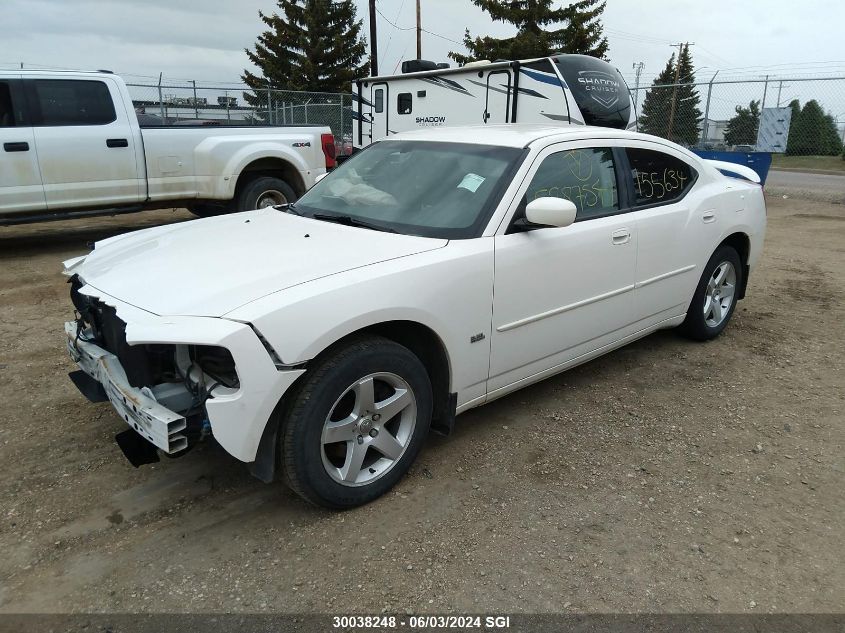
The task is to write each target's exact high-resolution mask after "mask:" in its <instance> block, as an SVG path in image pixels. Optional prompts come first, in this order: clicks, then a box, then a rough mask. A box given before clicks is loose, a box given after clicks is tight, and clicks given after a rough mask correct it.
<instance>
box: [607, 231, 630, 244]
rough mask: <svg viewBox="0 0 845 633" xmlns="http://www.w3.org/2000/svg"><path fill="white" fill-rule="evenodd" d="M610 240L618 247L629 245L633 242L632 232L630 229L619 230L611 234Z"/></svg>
mask: <svg viewBox="0 0 845 633" xmlns="http://www.w3.org/2000/svg"><path fill="white" fill-rule="evenodd" d="M610 240H611V241H612V242H613V243H614V244H615V245H616V246H620V245H622V244H627V243H628V242H630V241H631V231H629V230H628V229H619V230H618V231H614V232H613V233H611V234H610Z"/></svg>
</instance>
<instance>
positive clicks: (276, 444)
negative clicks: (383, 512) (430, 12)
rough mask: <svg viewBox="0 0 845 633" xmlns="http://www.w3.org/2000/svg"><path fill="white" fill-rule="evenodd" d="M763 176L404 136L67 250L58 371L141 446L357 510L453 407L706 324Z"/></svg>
mask: <svg viewBox="0 0 845 633" xmlns="http://www.w3.org/2000/svg"><path fill="white" fill-rule="evenodd" d="M720 169H722V170H724V169H730V170H731V171H732V172H734V173H735V174H739V175H740V176H743V177H744V179H740V178H735V177H728V176H726V175H724V174H723V173H721V172H720V171H719V170H720ZM755 181H756V182H755ZM758 182H759V179H757V177H756V174H754V173H753V172H751V171H750V170H749V169H747V168H745V167H739V166H733V167H731V166H728V165H725V164H717V165H714V164H711V163H709V162H708V161H704V160H701V159H699V158H698V157H696V156H695V155H694V154H692V153H690V152H689V151H687V150H685V149H683V148H681V147H679V146H678V145H675V144H673V143H671V142H668V141H665V140H663V139H659V138H655V137H650V136H645V135H642V134H636V133H630V132H623V131H617V130H608V129H601V128H590V127H572V128H561V127H540V126H520V125H515V126H513V125H512V126H502V127H496V126H485V127H478V128H470V127H467V128H451V129H450V128H442V129H428V130H423V131H420V132H412V133H405V134H398V135H395V136H391V137H390V138H389V139H386V140H383V141H381V142H378V143H375V144H373V145H372V146H371V147H369V148H368V149H366V150H364V151H362V152H360V153H359V154H357V155H355V156H354V157H352V158H351V159H350V160H348V161H347V162H346V163H345V164H344V165H342V166H341V167H340V168H338V169H337V170H336V171H335V172H333V173H332V174H330V175H328V176H327V177H326V178H324V179H323V180H321V181H320V182H319V183H318V184H317V185H316V186H314V187H313V188H312V189H311V190H310V191H309V192H308V193H306V194H305V195H304V196H303V197H302V198H301V199H300V200H299V201H298V202H296V204H291V205H289V206H283V207H277V208H275V209H263V210H259V211H253V212H246V213H241V214H235V215H228V216H222V217H215V218H209V219H205V220H198V221H194V222H188V223H184V224H177V225H171V226H165V227H159V228H151V229H145V230H142V231H137V232H135V233H130V234H128V235H122V236H117V237H113V238H111V239H107V240H104V241H102V242H98V243H97V244H96V246H95V249H94V250H93V251H92V252H91V253H90V254H88V255H87V256H84V257H80V258H78V259H75V260H70V261H68V262H65V267H66V273H67V274H68V275H70V276H71V282H72V284H71V288H72V290H71V295H72V299H73V303H74V305H75V307H76V310H77V312H78V314H79V318H78V319H77V320H75V321H70V322H68V323H67V324H66V326H65V329H66V335H67V341H68V350H69V353H70V355H71V357H72V358H73V359H74V360H75V361H76V362H77V363H78V364H79V366H80V368H81V369H80V371H78V372H74V373H73V374H72V377H73V379H74V382H76V383H77V385H78V386H79V387H80V389H81V390H82V391H83V393H85V394H86V395H87V396H89V398H91V399H94V400H98V399H100V400H104V399H106V398H107V399H108V400H110V401H111V402H112V404H113V405H114V407H115V409H116V410H117V412H118V413H119V414H120V417H121V418H122V419H123V420H124V421H125V422H126V423H127V424H128V425H129V426H130V427H131V430H129V431H127V432H124V433H122V434H120V435H119V436H118V439H119V443H120V444H121V446H122V448H123V449H124V452H125V453H126V454H127V456H129V457H130V459H132V460H133V461H134V463H136V464H138V463H144V462H145V461H151V460H154V459H157V454H156V450H159V451H164V452H166V453H169V454H173V455H178V454H181V453H184V452H185V451H186V450H188V449H190V448H191V447H192V446H193V445H195V444H196V443H197V442H199V441H200V440H202V439H203V438H205V437H213V438H214V439H215V440H216V441H217V442H218V443H219V444H220V445H221V446H222V447H223V448H224V449H226V450H227V451H228V452H229V453H231V454H232V455H233V456H234V457H236V458H237V459H239V460H241V461H244V462H247V463H248V464H249V466H250V469H251V471H252V472H253V474H255V475H256V476H257V477H259V478H260V479H262V480H265V481H270V480H273V479H274V478H275V477H276V476H277V475H284V478H285V480H286V481H287V482H288V483H289V484H290V486H291V487H292V488H293V489H294V490H295V491H296V492H298V493H299V494H300V495H302V496H303V497H304V498H306V499H308V500H309V501H312V502H314V503H316V504H320V505H323V506H327V507H331V508H348V507H351V506H356V505H359V504H362V503H366V502H368V501H371V500H372V499H375V498H376V497H378V496H379V495H382V494H384V493H385V492H386V491H387V490H389V489H390V487H391V486H393V485H394V484H395V483H396V482H397V480H398V479H399V478H400V477H401V476H402V475H403V474H404V473H405V472H406V471H407V470H408V468H409V466H410V465H411V463H412V462H413V461H414V459H415V457H416V456H417V453H418V452H419V450H420V447H421V446H422V444H423V442H424V441H425V437H426V435H427V434H428V432H429V430H430V429H433V430H435V431H439V432H442V433H448V432H449V431H450V430H451V429H452V426H453V424H454V419H455V416H456V414H458V413H461V412H463V411H466V410H467V409H470V408H472V407H477V406H479V405H482V404H485V403H488V402H490V401H492V400H494V399H496V398H499V397H501V396H503V395H505V394H507V393H510V392H512V391H514V390H516V389H519V388H521V387H524V386H526V385H529V384H531V383H533V382H536V381H538V380H542V379H544V378H546V377H548V376H552V375H554V374H557V373H559V372H561V371H564V370H566V369H568V368H570V367H573V366H575V365H578V364H580V363H583V362H586V361H588V360H590V359H592V358H595V357H596V356H599V355H601V354H604V353H606V352H609V351H611V350H613V349H615V348H617V347H619V346H621V345H624V344H626V343H628V342H631V341H633V340H635V339H638V338H641V337H643V336H646V335H648V334H649V333H651V332H654V331H655V330H658V329H662V328H674V327H678V328H679V329H680V330H681V332H683V333H684V334H685V335H687V336H689V337H692V338H694V339H698V340H707V339H712V338H714V337H716V336H718V335H719V333H720V332H721V331H722V330H723V329H724V328H725V326H726V325H727V324H728V322H729V321H730V318H731V315H732V314H733V311H734V309H735V307H736V302H737V301H738V300H739V299H742V298H743V295H744V294H745V288H746V284H747V281H748V275H749V272H750V271H751V270H753V268H754V265H755V264H756V262H757V260H758V259H759V257H760V251H761V249H762V246H763V237H764V233H765V227H766V210H765V203H764V199H763V193H762V189H761V187H760V186H759V184H757V183H758Z"/></svg>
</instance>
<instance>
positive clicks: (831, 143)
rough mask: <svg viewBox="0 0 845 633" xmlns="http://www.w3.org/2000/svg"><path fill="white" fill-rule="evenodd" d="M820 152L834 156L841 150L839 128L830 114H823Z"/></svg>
mask: <svg viewBox="0 0 845 633" xmlns="http://www.w3.org/2000/svg"><path fill="white" fill-rule="evenodd" d="M822 140H823V142H824V144H823V146H822V148H821V149H822V154H823V155H825V156H836V155H837V154H840V153H841V152H842V139H841V138H840V137H839V128H837V127H836V121H835V120H834V118H833V115H832V114H825V115H824V126H823V129H822Z"/></svg>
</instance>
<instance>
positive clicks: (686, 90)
mask: <svg viewBox="0 0 845 633" xmlns="http://www.w3.org/2000/svg"><path fill="white" fill-rule="evenodd" d="M678 65H679V66H680V68H679V69H678V70H679V72H678V83H679V84H680V85H679V86H678V88H677V93H676V94H675V97H674V98H675V118H674V123H673V125H672V129H671V130H669V132H670V135H669V140H671V141H675V142H676V143H680V144H681V145H687V146H692V145H695V144H696V143H698V139H699V135H700V132H699V129H698V126H699V125H700V124H701V110H700V109H699V107H698V106H699V104H700V103H701V96H700V95H699V94H698V90H696V88H695V86H694V85H693V84H695V68H694V67H693V64H692V55H690V51H689V46H688V45H687V46H684V47H683V48H682V49H681V54H680V56H679V57H678ZM670 110H671V104H670Z"/></svg>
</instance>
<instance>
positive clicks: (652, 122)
mask: <svg viewBox="0 0 845 633" xmlns="http://www.w3.org/2000/svg"><path fill="white" fill-rule="evenodd" d="M631 98H632V100H633V101H634V103H635V104H636V108H637V113H638V116H639V129H640V131H641V132H646V133H649V134H655V135H657V136H662V137H664V138H667V139H670V140H672V141H675V142H676V143H679V144H681V145H685V146H687V147H692V148H696V149H714V150H739V151H766V152H772V153H776V154H786V155H793V156H809V155H817V156H841V155H842V152H843V142H844V141H845V77H826V78H807V77H796V78H783V79H781V78H777V79H771V78H768V79H767V78H760V79H746V80H718V78H717V77H716V78H714V79H713V80H712V81H710V82H706V83H692V84H689V83H686V84H670V85H658V86H646V87H640V88H638V89H636V88H635V89H632V90H631Z"/></svg>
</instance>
